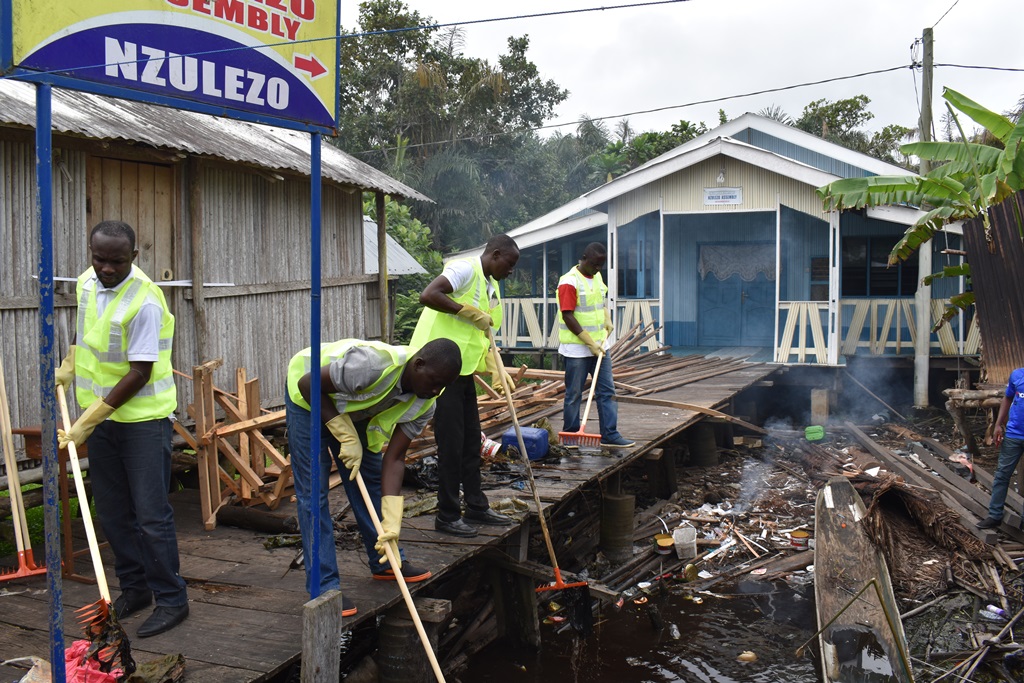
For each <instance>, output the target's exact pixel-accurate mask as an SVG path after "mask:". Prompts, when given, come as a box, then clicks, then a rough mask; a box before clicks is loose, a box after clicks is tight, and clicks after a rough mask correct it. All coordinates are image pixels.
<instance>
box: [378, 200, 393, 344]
mask: <svg viewBox="0 0 1024 683" xmlns="http://www.w3.org/2000/svg"><path fill="white" fill-rule="evenodd" d="M377 287H378V288H379V289H380V340H381V341H382V342H384V343H385V344H389V343H391V324H390V323H391V315H390V313H389V312H388V306H389V305H390V302H389V301H388V228H387V211H385V208H384V193H383V192H378V193H377Z"/></svg>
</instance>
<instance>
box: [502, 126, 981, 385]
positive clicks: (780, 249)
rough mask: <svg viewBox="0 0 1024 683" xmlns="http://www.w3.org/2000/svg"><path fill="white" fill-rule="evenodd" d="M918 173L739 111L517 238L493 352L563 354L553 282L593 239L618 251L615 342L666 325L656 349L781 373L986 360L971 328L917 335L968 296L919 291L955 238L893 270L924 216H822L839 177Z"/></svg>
mask: <svg viewBox="0 0 1024 683" xmlns="http://www.w3.org/2000/svg"><path fill="white" fill-rule="evenodd" d="M909 173H910V172H909V171H907V170H906V169H903V168H900V167H898V166H894V165H892V164H888V163H885V162H882V161H879V160H877V159H874V158H872V157H869V156H867V155H864V154H860V153H857V152H853V151H851V150H849V149H846V148H844V147H841V146H839V145H835V144H833V143H830V142H827V141H825V140H823V139H821V138H818V137H815V136H813V135H809V134H807V133H804V132H803V131H800V130H797V129H796V128H793V127H791V126H786V125H784V124H781V123H778V122H776V121H773V120H770V119H766V118H764V117H760V116H757V115H754V114H745V115H743V116H741V117H739V118H737V119H735V120H733V121H730V122H728V123H726V124H724V125H722V126H720V127H719V128H716V129H715V130H712V131H710V132H708V133H706V134H704V135H702V136H700V137H698V138H695V139H694V140H691V141H690V142H687V143H686V144H684V145H681V146H680V147H678V148H676V149H674V150H672V151H670V152H668V153H666V154H663V155H662V156H660V157H657V158H655V159H653V160H651V161H649V162H648V163H646V164H645V165H643V166H641V167H639V168H636V169H634V170H632V171H630V172H629V173H626V174H624V175H622V176H620V177H618V178H615V179H614V180H612V181H610V182H608V183H607V184H605V185H603V186H601V187H599V188H597V189H595V190H592V191H591V192H588V193H587V194H585V195H583V196H581V197H578V198H576V199H575V200H573V201H571V202H569V203H568V204H566V205H564V206H561V207H559V208H558V209H556V210H554V211H552V212H550V213H548V214H546V215H544V216H541V217H540V218H537V219H535V220H533V221H531V222H529V223H527V224H525V225H523V226H521V227H519V228H517V229H515V230H513V231H511V232H510V234H511V235H512V236H513V237H514V238H515V239H516V241H517V243H518V244H519V245H520V248H521V251H522V255H521V258H520V261H519V266H517V269H516V274H515V276H514V278H513V279H512V280H510V282H509V286H508V287H507V289H508V296H507V299H506V307H507V310H506V312H505V313H506V317H505V320H506V321H507V323H506V325H505V326H504V329H503V330H502V331H501V332H500V337H501V339H500V342H501V343H502V344H503V345H504V346H505V347H519V348H533V349H540V348H547V349H553V348H557V322H558V312H557V306H556V302H555V287H556V284H557V281H558V277H559V275H561V274H562V273H564V272H565V271H566V270H568V269H569V268H570V267H571V266H572V265H574V264H575V263H576V262H577V260H578V259H579V257H580V255H581V254H582V251H583V247H584V246H586V244H587V243H589V242H592V241H599V242H604V243H606V244H608V245H609V247H610V248H609V259H608V266H607V273H606V274H605V278H606V280H607V282H608V285H609V289H610V292H609V296H610V299H611V301H612V302H613V304H614V307H615V311H616V316H615V317H616V326H617V329H618V331H619V332H620V333H621V332H623V331H625V330H628V329H630V328H632V327H633V326H635V325H637V324H643V325H652V326H655V327H658V328H660V332H659V334H658V336H657V338H655V339H652V343H654V344H664V345H669V346H672V347H677V348H678V347H692V348H697V349H707V348H721V347H749V348H752V349H762V350H768V351H770V357H771V358H773V359H774V360H775V362H778V363H783V364H811V365H832V366H835V365H841V364H843V363H844V362H845V360H846V358H848V357H849V356H852V355H856V354H870V355H873V356H915V354H922V353H923V354H924V355H928V356H942V355H949V356H953V355H964V354H974V353H977V347H978V342H979V338H978V334H977V332H976V328H975V326H974V325H973V324H972V322H973V321H972V320H970V319H969V318H964V317H960V318H958V319H956V320H954V321H953V325H950V326H946V327H944V328H942V329H941V330H940V331H939V332H938V333H931V332H926V338H927V339H926V340H925V339H922V340H921V341H922V345H921V348H915V345H916V344H917V339H918V334H917V331H918V330H919V329H924V328H930V327H931V325H932V324H933V323H934V322H935V321H936V320H937V319H938V318H939V316H941V314H942V312H943V309H944V305H943V301H944V300H945V299H947V298H948V297H949V295H950V294H952V293H955V292H957V291H962V290H961V288H962V286H963V284H962V283H960V282H958V281H947V280H938V281H937V282H936V283H935V284H934V285H933V286H931V287H925V286H923V285H922V284H921V278H922V277H923V275H925V274H928V273H931V272H935V271H938V270H940V269H941V268H942V266H943V265H947V264H952V263H958V262H959V258H960V257H959V256H957V255H949V254H948V253H946V252H947V251H948V250H956V249H959V246H960V235H959V230H958V227H957V226H950V227H949V228H948V229H947V231H946V232H945V233H943V234H940V235H939V236H937V237H936V238H935V239H934V240H932V242H931V244H930V248H926V249H924V250H922V251H921V252H920V253H919V254H916V255H915V256H914V257H913V258H912V259H911V260H910V261H908V262H905V263H901V264H899V265H896V266H891V267H890V266H888V265H887V259H888V254H889V252H890V250H891V249H892V247H893V245H894V244H895V243H896V241H897V240H898V239H899V238H900V237H901V236H902V235H903V233H904V231H905V230H906V229H907V227H908V226H909V225H911V224H913V222H914V221H915V220H916V219H917V218H918V217H919V216H920V215H921V214H920V212H919V211H918V210H916V209H913V208H909V207H885V208H878V209H867V210H864V211H857V212H844V213H842V214H839V213H836V212H828V211H824V210H823V207H822V202H821V200H820V198H819V197H818V195H817V194H816V192H815V190H816V189H817V188H818V187H820V186H822V185H826V184H828V183H830V182H832V181H834V180H837V179H840V178H849V177H862V176H869V175H894V174H895V175H904V174H909ZM919 311H920V315H919ZM925 341H927V344H926V345H925V344H924V342H925Z"/></svg>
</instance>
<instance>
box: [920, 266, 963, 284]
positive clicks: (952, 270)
mask: <svg viewBox="0 0 1024 683" xmlns="http://www.w3.org/2000/svg"><path fill="white" fill-rule="evenodd" d="M970 276H971V264H970V263H961V264H960V265H957V266H944V267H943V268H942V271H941V272H938V273H932V274H931V275H925V276H924V278H923V279H922V281H923V282H924V284H926V285H930V284H931V283H932V282H933V281H935V280H938V279H939V278H943V277H970Z"/></svg>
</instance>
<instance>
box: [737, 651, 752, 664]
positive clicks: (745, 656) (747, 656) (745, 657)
mask: <svg viewBox="0 0 1024 683" xmlns="http://www.w3.org/2000/svg"><path fill="white" fill-rule="evenodd" d="M736 661H737V662H756V661H757V655H756V654H754V653H753V652H751V651H750V650H744V651H743V652H741V653H740V654H739V656H738V657H736Z"/></svg>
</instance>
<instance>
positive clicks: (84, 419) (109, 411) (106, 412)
mask: <svg viewBox="0 0 1024 683" xmlns="http://www.w3.org/2000/svg"><path fill="white" fill-rule="evenodd" d="M113 414H114V408H111V407H110V406H109V405H108V404H107V403H106V402H104V401H101V400H97V401H93V402H92V403H91V404H90V405H89V407H88V408H86V409H85V412H84V413H82V415H81V416H80V417H79V418H78V419H77V420H75V424H73V425H71V431H69V432H65V431H64V430H63V429H58V430H57V445H58V446H59V447H60V448H67V447H68V444H69V443H72V442H74V444H75V446H81V445H82V444H83V443H85V440H86V439H88V438H89V435H90V434H92V430H94V429H96V426H97V425H99V424H100V423H101V422H103V421H104V420H106V419H107V418H108V417H110V416H111V415H113Z"/></svg>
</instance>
